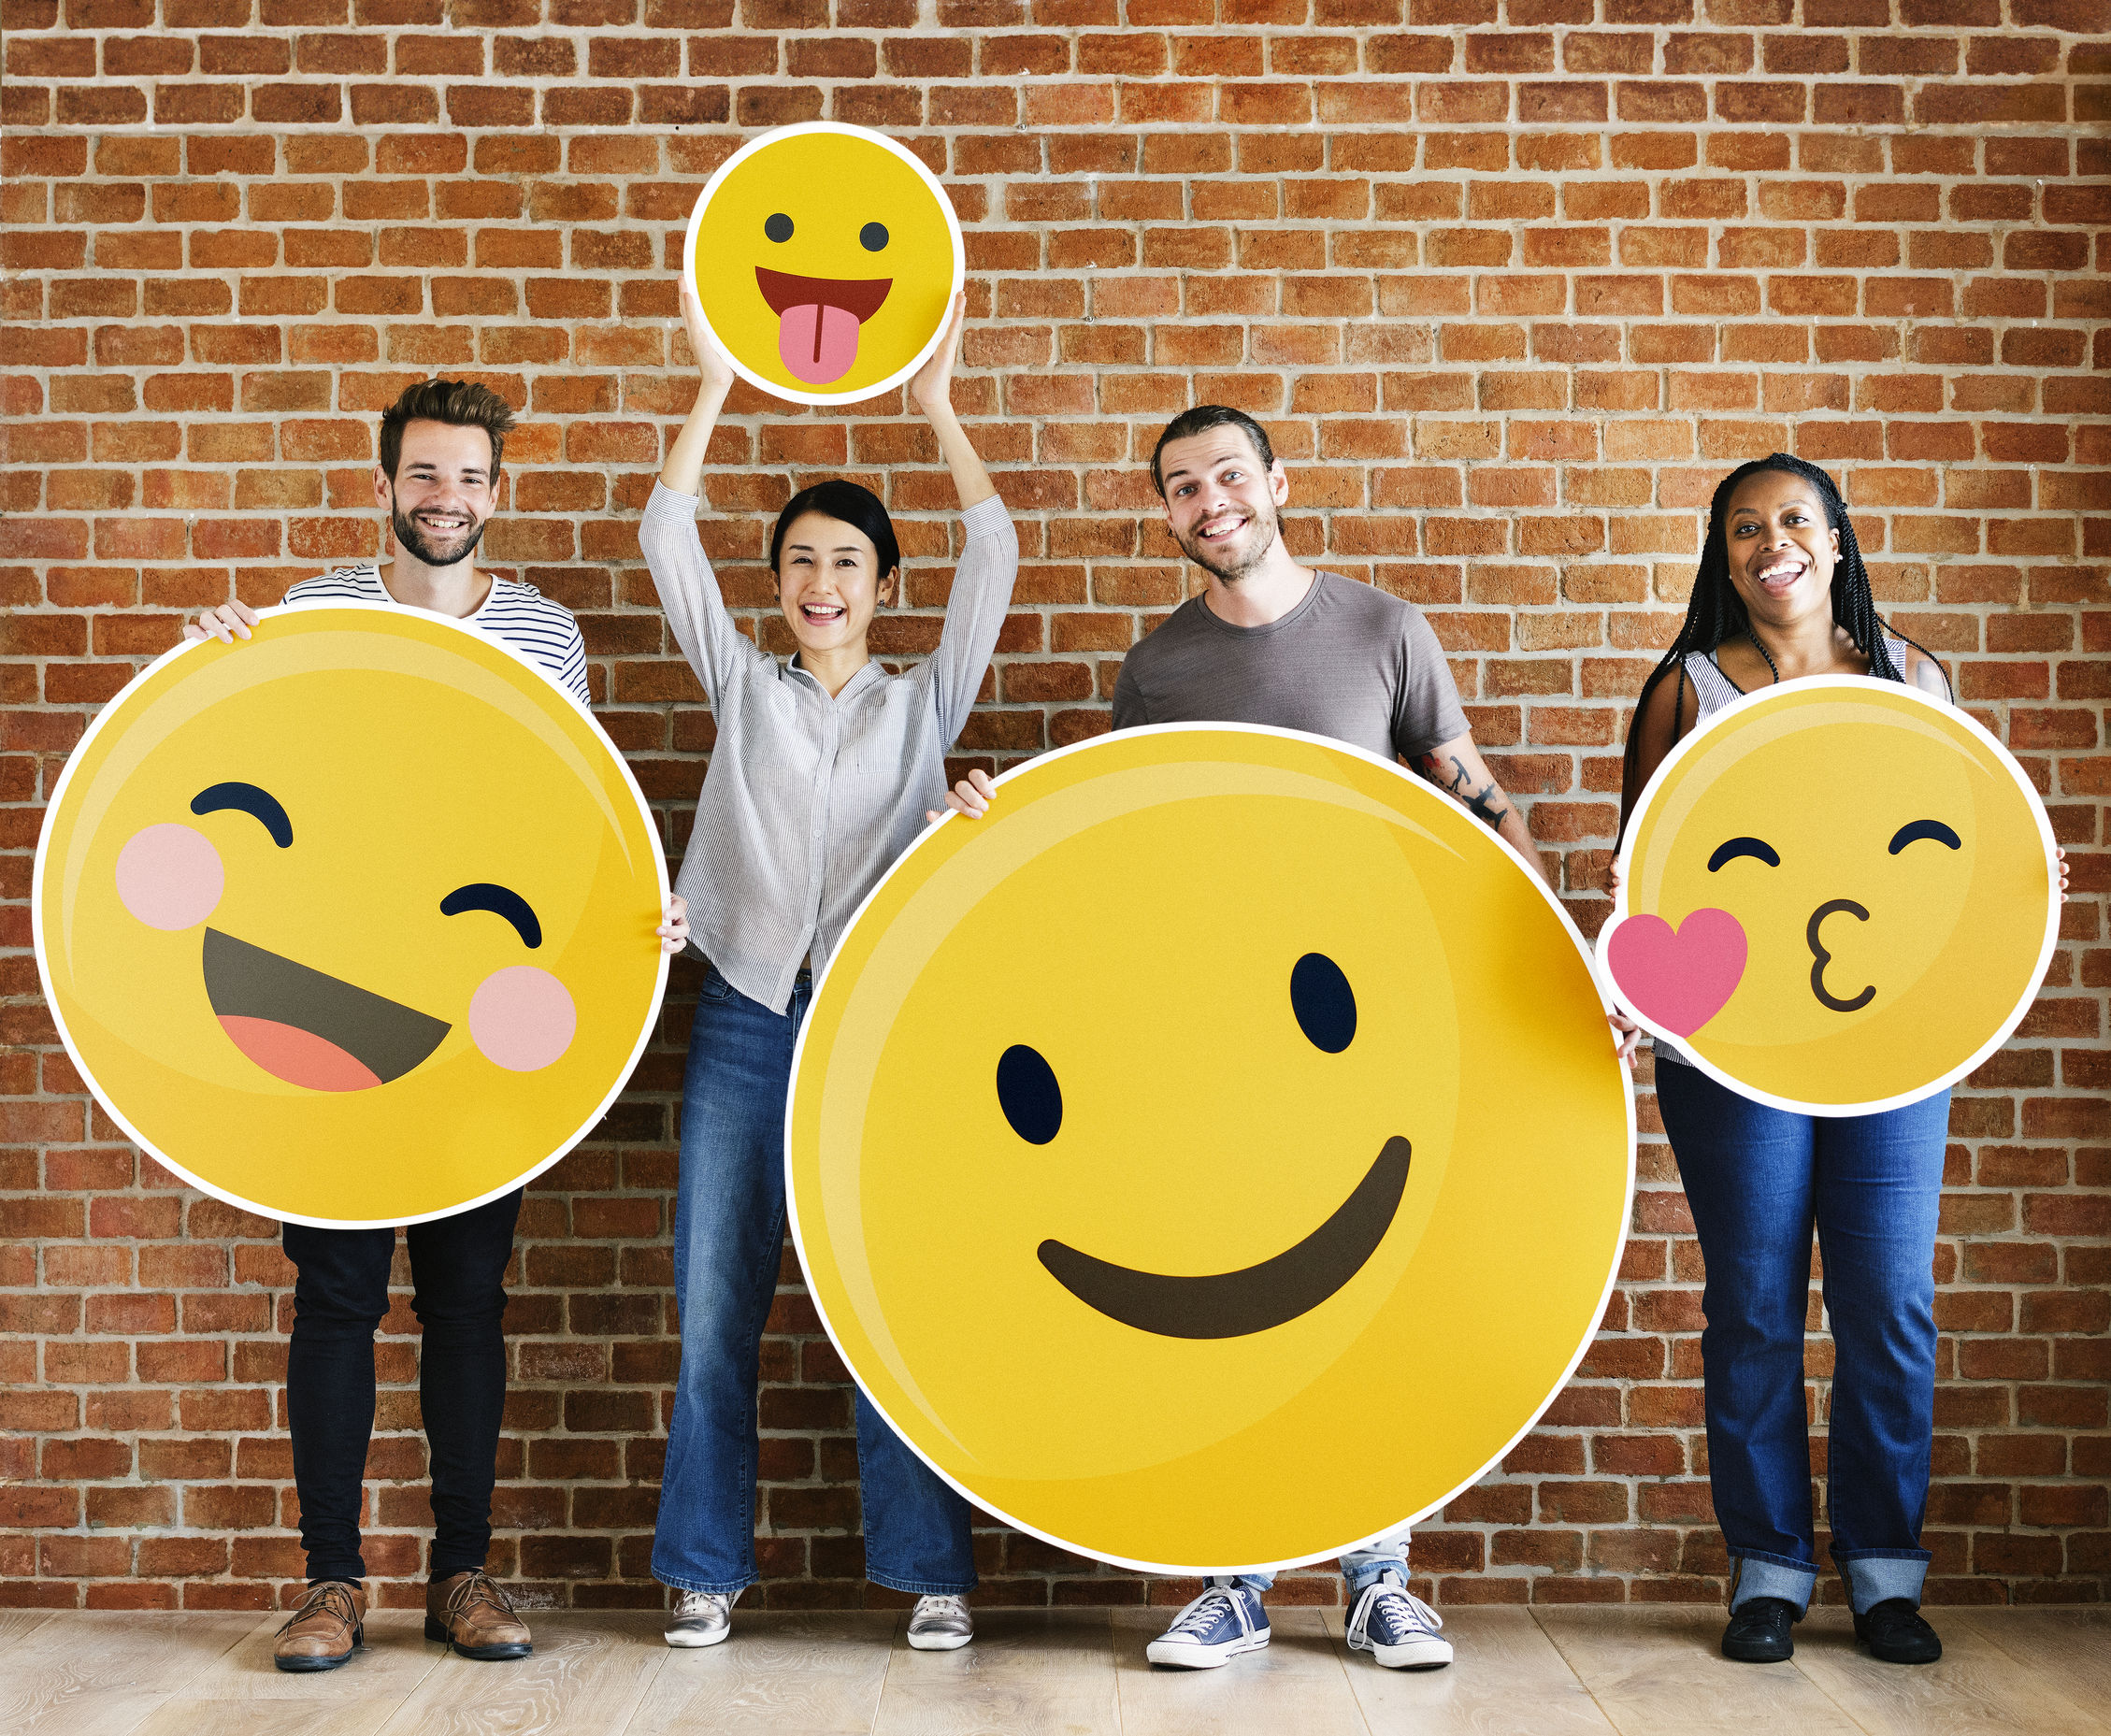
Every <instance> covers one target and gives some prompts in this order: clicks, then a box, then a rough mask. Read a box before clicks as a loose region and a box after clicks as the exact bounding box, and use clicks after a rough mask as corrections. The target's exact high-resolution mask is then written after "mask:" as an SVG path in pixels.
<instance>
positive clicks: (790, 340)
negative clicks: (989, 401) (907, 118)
mask: <svg viewBox="0 0 2111 1736" xmlns="http://www.w3.org/2000/svg"><path fill="white" fill-rule="evenodd" d="M682 269H683V270H684V271H685V272H687V273H688V275H689V280H690V282H692V283H693V284H695V285H696V295H697V298H698V300H700V301H701V302H702V304H703V309H704V320H705V322H706V323H708V324H709V325H710V327H711V336H712V337H714V338H716V339H717V340H718V347H719V349H720V350H721V351H722V352H724V354H725V359H726V360H727V361H728V362H730V363H731V364H732V365H733V368H734V371H735V372H736V373H738V374H739V375H740V378H741V379H743V380H747V381H748V382H749V384H751V385H755V386H760V387H761V388H762V389H763V391H765V392H767V393H769V394H770V395H772V396H774V397H780V398H784V399H788V400H789V401H790V402H792V403H794V404H854V403H857V402H858V401H860V400H861V399H865V398H871V397H877V396H878V395H880V394H881V393H883V392H886V391H889V390H891V389H892V388H893V387H895V386H898V385H899V384H900V383H901V382H902V381H903V380H907V379H908V378H909V377H910V376H911V375H912V374H913V373H914V372H915V371H916V370H917V368H919V367H920V366H923V363H924V360H925V358H926V356H928V355H929V354H930V353H931V352H932V351H933V350H934V349H936V348H937V347H938V341H939V337H940V334H941V333H942V332H943V331H944V329H945V322H946V316H947V315H948V314H949V313H950V312H951V311H952V310H953V298H954V296H955V295H956V294H959V291H960V285H961V282H962V281H963V280H964V277H965V274H966V270H967V255H966V252H965V251H964V250H963V249H962V247H961V243H960V220H959V219H958V218H957V217H956V216H955V214H954V209H953V202H952V200H950V199H948V198H947V197H946V195H945V189H944V188H942V187H941V186H940V185H939V183H938V181H937V179H935V178H934V177H933V176H932V174H931V172H930V170H928V169H927V168H926V167H925V166H924V165H923V163H922V162H921V161H920V160H919V159H918V158H917V157H915V156H914V155H913V154H912V152H910V151H906V150H904V149H903V148H902V147H901V146H899V145H898V144H896V143H895V142H894V140H893V139H891V138H884V137H883V136H881V135H879V134H878V133H869V132H867V131H866V130H865V129H864V128H863V127H857V126H841V125H839V124H838V123H836V122H832V121H810V122H805V123H804V124H802V125H799V126H785V127H779V128H778V129H777V130H776V131H774V132H770V133H765V134H764V135H763V136H761V137H760V138H756V139H752V140H750V141H749V142H748V143H747V144H745V145H743V146H742V147H741V148H740V150H739V151H735V152H734V153H733V154H732V156H730V157H728V158H727V159H726V160H725V164H724V165H721V166H720V168H719V170H718V172H717V173H716V174H715V175H713V176H712V177H711V179H710V181H709V182H707V183H706V184H705V187H704V191H703V194H702V196H701V197H700V198H698V199H697V201H696V209H695V210H693V211H692V212H691V213H690V214H689V235H688V239H687V242H686V244H685V246H684V248H683V251H682Z"/></svg>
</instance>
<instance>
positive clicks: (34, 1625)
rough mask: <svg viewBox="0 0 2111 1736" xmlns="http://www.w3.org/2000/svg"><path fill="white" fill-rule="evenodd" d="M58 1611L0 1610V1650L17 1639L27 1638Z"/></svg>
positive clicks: (2, 1650) (3, 1649) (4, 1649)
mask: <svg viewBox="0 0 2111 1736" xmlns="http://www.w3.org/2000/svg"><path fill="white" fill-rule="evenodd" d="M58 1613H59V1612H58V1611H56V1610H0V1652H4V1651H6V1650H7V1647H8V1646H10V1645H12V1644H14V1643H15V1642H16V1641H17V1640H23V1639H27V1638H28V1637H29V1636H30V1635H31V1634H33V1633H35V1632H36V1630H37V1629H38V1628H41V1627H43V1625H44V1624H45V1623H46V1622H48V1621H50V1619H51V1617H52V1616H53V1615H55V1614H58Z"/></svg>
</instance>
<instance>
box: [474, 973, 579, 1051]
mask: <svg viewBox="0 0 2111 1736" xmlns="http://www.w3.org/2000/svg"><path fill="white" fill-rule="evenodd" d="M578 1028H579V1011H578V1009H576V1008H575V1007H574V1006H573V1005H572V997H571V993H570V991H569V990H568V989H567V988H566V987H565V985H564V984H563V983H560V982H558V981H557V979H556V978H555V977H553V976H552V975H551V974H550V973H549V972H548V971H547V970H538V969H537V968H535V967H534V966H533V965H513V966H510V967H509V968H506V969H504V970H494V971H493V972H492V973H491V974H490V975H489V976H488V977H486V978H484V980H483V981H482V982H481V983H478V984H477V992H476V993H475V994H474V995H472V996H470V997H469V1035H470V1036H471V1037H472V1038H474V1039H475V1040H476V1045H477V1047H478V1048H479V1049H481V1051H482V1052H483V1055H484V1058H485V1059H486V1060H488V1061H490V1062H492V1063H493V1064H494V1065H495V1066H497V1067H503V1068H504V1069H506V1070H507V1071H508V1072H510V1073H532V1072H535V1071H537V1070H538V1069H541V1068H545V1067H548V1066H549V1065H550V1063H551V1062H553V1061H554V1060H556V1059H557V1057H558V1056H559V1055H563V1054H564V1053H565V1051H566V1050H567V1049H569V1048H570V1047H571V1046H572V1033H573V1032H574V1031H576V1030H577V1029H578Z"/></svg>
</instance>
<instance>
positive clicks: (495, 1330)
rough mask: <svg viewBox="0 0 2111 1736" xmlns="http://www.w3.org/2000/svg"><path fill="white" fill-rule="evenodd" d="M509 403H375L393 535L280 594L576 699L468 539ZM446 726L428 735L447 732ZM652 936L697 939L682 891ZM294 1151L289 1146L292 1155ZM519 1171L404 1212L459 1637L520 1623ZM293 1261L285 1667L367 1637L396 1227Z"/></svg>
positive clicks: (523, 1640) (555, 638) (476, 1645)
mask: <svg viewBox="0 0 2111 1736" xmlns="http://www.w3.org/2000/svg"><path fill="white" fill-rule="evenodd" d="M512 428H513V412H512V411H511V410H510V409H509V408H508V407H507V404H506V401H505V399H503V398H501V397H500V396H499V395H497V394H496V393H495V392H494V391H492V390H491V388H490V387H488V386H481V385H474V384H471V383H469V382H467V381H464V380H426V381H424V383H423V384H421V385H415V386H412V387H410V388H409V390H408V391H406V392H405V393H404V394H403V395H402V396H401V397H399V398H398V399H397V400H396V401H395V404H394V405H393V406H391V407H390V409H388V411H387V412H386V413H385V414H384V415H383V416H382V417H381V462H380V463H379V464H378V465H376V466H374V501H375V504H376V505H377V506H380V507H381V508H383V509H386V510H387V512H388V515H389V524H390V527H391V529H392V531H393V532H394V543H395V554H394V556H393V558H391V559H389V560H387V561H383V562H380V563H375V562H366V563H365V564H363V565H361V566H357V567H339V568H338V569H337V571H335V572H331V573H325V574H324V575H323V576H322V577H321V578H318V579H308V580H304V581H301V582H300V583H299V584H296V585H294V587H293V588H292V589H291V590H289V591H288V592H287V593H286V601H287V602H289V603H324V604H326V603H348V602H349V603H397V604H402V605H405V606H407V607H409V608H413V609H424V610H431V611H432V612H433V613H435V614H440V615H451V616H452V617H453V618H454V619H456V620H458V621H461V622H462V623H464V624H466V625H468V626H472V627H475V628H476V629H477V630H478V631H480V632H481V633H486V634H489V635H490V636H491V637H492V638H495V639H497V640H499V641H500V642H501V643H503V644H505V645H507V646H508V647H510V649H511V650H513V651H515V652H518V653H520V654H521V655H523V656H524V657H526V658H527V659H528V660H529V661H530V662H532V663H534V664H536V665H537V666H538V667H540V668H541V669H542V670H543V671H544V673H546V674H547V675H549V676H550V677H551V679H552V680H553V681H556V682H557V683H558V684H559V685H560V686H562V687H564V688H565V689H566V690H567V692H568V693H570V694H571V695H572V696H573V697H574V698H576V699H577V700H578V701H579V702H580V703H581V704H582V705H585V704H587V703H588V702H589V699H590V697H591V696H590V694H589V692H588V689H587V684H586V654H585V647H584V646H583V645H582V642H581V639H580V633H579V626H578V624H576V623H575V622H574V621H573V620H572V617H571V611H570V610H567V609H566V608H565V607H564V606H563V605H562V604H559V603H555V602H553V601H552V600H551V599H550V598H548V597H546V596H544V595H542V593H541V592H539V591H538V590H537V589H536V588H535V587H534V586H533V585H531V584H521V583H518V582H516V581H512V580H510V579H495V578H493V577H492V576H490V575H488V574H485V573H480V572H479V571H478V570H477V564H476V560H475V554H476V548H477V544H478V543H479V542H480V541H481V539H482V537H483V531H484V526H485V524H488V523H489V522H490V520H491V515H492V513H493V511H494V510H495V509H496V507H497V504H498V465H499V460H500V458H501V457H502V456H503V455H504V452H505V446H506V436H507V435H508V434H510V432H511V431H512ZM256 623H257V614H256V611H255V610H252V609H251V608H250V607H249V606H248V605H247V604H246V603H241V602H231V603H224V604H223V605H221V606H220V607H219V608H217V609H213V610H208V611H206V612H205V613H204V614H202V615H200V616H199V617H198V619H197V622H196V623H195V624H194V625H191V626H188V627H186V628H185V634H186V636H187V637H189V638H208V637H210V638H217V639H220V640H222V641H223V643H228V644H232V643H233V642H234V641H235V640H236V639H237V638H249V637H250V629H251V627H252V626H254V625H255V624H256ZM445 748H446V744H445V743H444V742H436V743H435V744H434V751H435V752H436V753H443V752H445ZM659 934H660V940H661V944H662V946H663V948H664V949H665V950H667V951H668V952H678V951H680V950H681V948H682V945H684V944H685V943H686V940H687V937H688V925H687V923H686V921H685V919H684V917H683V915H682V900H681V899H679V898H677V899H675V900H674V901H673V904H672V905H671V907H670V908H669V911H668V920H667V922H666V923H665V924H663V925H662V926H661V928H660V930H659ZM299 1157H300V1154H298V1153H289V1154H288V1159H289V1161H298V1160H299ZM520 1210H521V1190H520V1189H519V1188H515V1189H513V1190H512V1191H511V1192H510V1193H508V1194H505V1195H503V1196H501V1197H500V1198H496V1199H491V1200H486V1201H485V1202H484V1203H483V1204H482V1205H480V1206H475V1207H472V1208H471V1209H470V1210H468V1211H467V1212H457V1213H455V1214H454V1215H453V1216H452V1217H445V1218H439V1219H437V1220H435V1221H433V1222H430V1223H424V1224H414V1225H412V1226H411V1227H410V1228H409V1232H408V1235H407V1241H408V1242H409V1255H410V1279H411V1284H412V1296H411V1304H410V1305H411V1308H412V1310H413V1312H415V1313H416V1314H417V1315H418V1320H419V1325H420V1327H421V1328H422V1333H423V1336H422V1339H421V1341H420V1345H419V1356H418V1378H419V1402H420V1408H421V1411H422V1413H423V1417H424V1428H425V1438H426V1442H427V1443H428V1445H429V1447H430V1449H431V1469H432V1508H433V1518H434V1537H433V1546H432V1556H431V1560H430V1562H429V1580H428V1585H427V1587H426V1593H425V1636H426V1638H427V1639H431V1640H439V1641H442V1642H444V1643H446V1644H447V1645H448V1646H450V1647H451V1648H452V1650H453V1651H455V1652H457V1653H458V1654H460V1655H461V1656H462V1657H474V1658H481V1659H488V1660H498V1659H505V1658H517V1657H526V1656H527V1655H528V1654H529V1652H530V1651H531V1650H532V1649H533V1645H532V1642H531V1640H530V1638H529V1634H528V1629H527V1627H526V1625H525V1624H524V1622H523V1621H522V1620H521V1619H520V1617H519V1616H518V1615H517V1614H515V1613H514V1610H513V1606H512V1602H511V1600H510V1599H509V1598H508V1597H507V1595H506V1592H505V1590H504V1589H503V1588H502V1587H501V1586H500V1585H497V1583H496V1582H495V1581H494V1580H493V1579H492V1578H491V1577H490V1576H489V1575H488V1574H487V1573H486V1572H485V1571H484V1561H485V1557H486V1556H487V1555H488V1554H489V1552H490V1548H491V1499H492V1488H493V1485H494V1483H495V1480H496V1463H497V1455H498V1433H499V1426H500V1422H501V1420H502V1416H503V1413H504V1409H505V1403H506V1341H505V1337H504V1331H503V1326H502V1320H503V1316H504V1313H505V1309H506V1290H505V1276H506V1267H507V1264H508V1262H509V1261H510V1259H511V1257H512V1252H513V1227H514V1224H515V1221H516V1219H517V1218H518V1217H519V1215H520ZM281 1235H282V1241H283V1244H284V1247H285V1251H286V1256H287V1258H288V1259H290V1260H291V1261H293V1263H294V1269H295V1271H294V1327H293V1341H292V1343H291V1345H290V1346H289V1348H288V1354H287V1358H286V1421H287V1427H288V1432H289V1433H290V1434H291V1436H292V1442H293V1461H294V1489H295V1491H296V1492H297V1493H298V1495H299V1498H300V1534H301V1545H302V1548H303V1551H304V1552H305V1554H306V1556H307V1558H308V1594H307V1596H306V1598H305V1599H304V1600H303V1601H302V1603H301V1605H300V1607H299V1608H298V1609H297V1610H295V1611H294V1614H293V1617H292V1619H291V1620H289V1621H288V1622H287V1623H286V1625H285V1626H284V1627H283V1628H280V1630H279V1637H278V1642H277V1643H276V1645H275V1646H274V1647H273V1652H272V1662H273V1663H274V1664H275V1665H276V1666H277V1667H278V1668H279V1669H280V1670H287V1671H318V1670H334V1669H336V1668H337V1667H338V1666H339V1665H341V1664H343V1663H344V1662H345V1661H346V1660H347V1659H348V1658H350V1657H351V1656H352V1652H353V1651H354V1650H356V1649H357V1648H358V1647H359V1645H361V1644H362V1643H363V1638H364V1626H365V1621H366V1586H365V1584H364V1580H365V1576H366V1561H365V1559H364V1558H363V1556H362V1554H361V1547H362V1540H361V1536H360V1524H359V1522H360V1514H361V1509H362V1505H363V1494H364V1478H365V1474H366V1450H367V1443H368V1441H369V1439H370V1438H371V1436H372V1434H373V1429H374V1404H375V1373H374V1331H375V1328H376V1327H378V1326H379V1325H380V1324H381V1318H382V1316H383V1315H384V1314H386V1313H388V1307H389V1294H388V1291H389V1272H390V1268H391V1266H392V1264H393V1262H394V1260H395V1230H394V1229H389V1228H371V1229H337V1228H325V1227H319V1226H316V1225H311V1224H287V1225H285V1226H283V1227H282V1231H281Z"/></svg>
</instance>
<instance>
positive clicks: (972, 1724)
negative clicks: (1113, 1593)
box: [872, 1610, 1122, 1736]
mask: <svg viewBox="0 0 2111 1736" xmlns="http://www.w3.org/2000/svg"><path fill="white" fill-rule="evenodd" d="M872 1728H873V1730H874V1732H875V1736H1120V1732H1121V1728H1122V1726H1121V1708H1120V1703H1119V1700H1118V1698H1117V1696H1116V1694H1115V1690H1114V1639H1113V1629H1112V1628H1111V1627H1110V1625H1109V1623H1108V1619H1107V1613H1106V1612H1105V1611H1104V1610H989V1611H984V1612H981V1613H978V1614H977V1615H976V1617H975V1640H974V1643H973V1644H972V1645H969V1646H966V1647H964V1648H963V1649H961V1650H960V1651H957V1652H919V1651H915V1650H913V1649H912V1647H911V1646H910V1643H909V1639H908V1633H907V1629H906V1625H905V1627H904V1629H903V1631H902V1632H901V1633H898V1635H897V1636H896V1638H895V1646H894V1652H893V1654H892V1656H891V1657H890V1659H889V1661H888V1667H887V1680H886V1688H885V1691H884V1693H883V1695H882V1696H881V1700H880V1715H879V1718H878V1721H877V1722H876V1723H875V1724H874V1725H873V1727H872Z"/></svg>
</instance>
